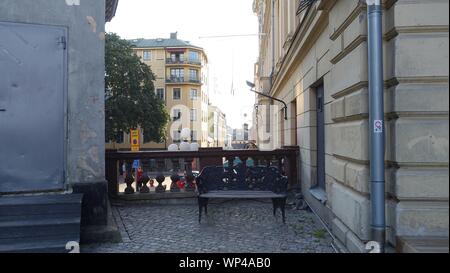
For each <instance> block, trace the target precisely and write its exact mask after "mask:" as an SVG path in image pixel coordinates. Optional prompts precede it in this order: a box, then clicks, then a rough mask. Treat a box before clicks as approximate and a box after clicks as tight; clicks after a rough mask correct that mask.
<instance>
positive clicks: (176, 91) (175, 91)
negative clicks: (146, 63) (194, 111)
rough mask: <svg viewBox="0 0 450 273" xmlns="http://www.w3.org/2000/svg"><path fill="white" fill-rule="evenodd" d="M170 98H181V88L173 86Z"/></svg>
mask: <svg viewBox="0 0 450 273" xmlns="http://www.w3.org/2000/svg"><path fill="white" fill-rule="evenodd" d="M172 99H174V100H179V99H181V88H174V89H173V94H172Z"/></svg>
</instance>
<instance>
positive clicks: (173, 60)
mask: <svg viewBox="0 0 450 273" xmlns="http://www.w3.org/2000/svg"><path fill="white" fill-rule="evenodd" d="M185 63H186V60H184V59H183V60H181V59H178V58H176V59H172V58H166V64H185Z"/></svg>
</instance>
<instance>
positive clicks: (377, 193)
mask: <svg viewBox="0 0 450 273" xmlns="http://www.w3.org/2000/svg"><path fill="white" fill-rule="evenodd" d="M366 2H367V20H368V21H367V23H368V57H369V59H368V62H369V63H368V72H369V121H370V124H369V130H370V178H371V193H370V200H371V207H372V222H371V232H372V240H373V241H375V242H377V243H378V244H379V247H380V252H384V244H385V236H386V235H385V233H386V223H385V195H384V192H385V190H384V188H385V178H384V176H385V172H384V151H385V143H384V141H385V130H384V101H383V92H384V80H383V38H382V37H383V34H382V26H381V24H382V6H381V0H366Z"/></svg>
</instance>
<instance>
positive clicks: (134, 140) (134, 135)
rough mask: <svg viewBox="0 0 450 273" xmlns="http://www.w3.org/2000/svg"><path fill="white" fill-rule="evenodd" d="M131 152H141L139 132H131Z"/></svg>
mask: <svg viewBox="0 0 450 273" xmlns="http://www.w3.org/2000/svg"><path fill="white" fill-rule="evenodd" d="M130 136H131V151H133V152H137V151H139V130H131V131H130Z"/></svg>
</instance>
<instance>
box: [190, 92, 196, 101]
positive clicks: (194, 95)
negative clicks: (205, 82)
mask: <svg viewBox="0 0 450 273" xmlns="http://www.w3.org/2000/svg"><path fill="white" fill-rule="evenodd" d="M190 97H191V100H196V99H197V89H191V92H190Z"/></svg>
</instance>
